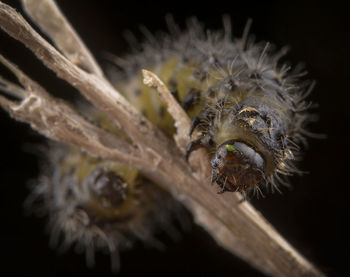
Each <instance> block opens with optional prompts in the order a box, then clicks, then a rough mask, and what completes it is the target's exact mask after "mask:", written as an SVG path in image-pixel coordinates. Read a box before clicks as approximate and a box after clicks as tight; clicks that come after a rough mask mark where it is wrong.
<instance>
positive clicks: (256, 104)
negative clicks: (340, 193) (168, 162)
mask: <svg viewBox="0 0 350 277" xmlns="http://www.w3.org/2000/svg"><path fill="white" fill-rule="evenodd" d="M170 29H171V30H173V34H172V36H167V37H165V38H164V37H163V38H162V39H161V40H157V39H156V38H155V37H152V36H151V37H149V42H147V43H146V44H144V45H143V51H141V52H139V53H133V54H132V55H131V56H128V57H126V59H125V60H121V59H116V63H117V65H119V67H120V68H121V71H120V72H119V74H117V78H116V79H115V86H116V87H117V89H118V90H119V91H121V92H122V93H123V94H124V95H125V97H126V98H127V99H128V100H129V101H130V102H131V103H132V104H133V105H135V106H136V107H137V108H138V109H140V110H141V111H142V112H143V113H144V114H145V115H146V116H147V117H148V118H149V119H150V120H151V121H152V122H153V123H155V124H156V125H157V126H159V127H160V128H161V129H162V130H163V131H165V132H166V133H168V134H172V133H173V132H174V128H173V125H172V124H171V118H170V115H169V114H167V113H166V111H165V107H164V106H163V104H162V103H161V102H160V100H159V98H158V97H157V95H156V94H155V93H154V92H151V91H150V90H151V89H150V88H148V87H147V86H146V85H144V84H143V83H142V76H141V74H140V73H139V74H135V73H136V72H140V71H141V69H142V68H146V69H149V70H151V71H153V72H155V73H156V74H157V75H158V76H159V77H160V78H161V79H162V80H163V81H164V82H165V84H166V85H167V86H168V87H169V89H170V90H171V92H172V93H173V94H174V96H175V97H176V98H177V99H178V101H179V102H180V103H181V105H182V107H183V108H184V110H185V111H187V112H188V114H189V115H190V117H191V118H192V126H191V129H190V135H191V134H192V132H193V131H194V130H195V129H198V130H199V131H200V132H201V134H202V135H201V137H200V138H199V139H197V140H193V141H192V142H191V143H190V144H189V145H188V148H187V155H186V156H187V158H188V157H189V155H190V153H191V152H192V151H194V150H196V149H198V148H200V147H204V148H206V149H208V152H209V154H210V155H211V167H212V182H216V183H217V184H218V185H219V186H220V187H221V190H220V192H224V191H238V192H243V193H246V192H249V191H254V192H256V191H258V192H261V190H260V187H261V186H265V187H267V186H269V185H271V186H270V187H271V188H272V190H273V189H277V190H278V182H276V179H277V181H278V180H279V181H280V182H282V183H285V182H284V180H283V177H282V178H281V176H284V175H291V174H293V173H297V172H299V171H298V170H297V169H296V168H295V166H294V165H293V161H294V160H295V159H296V157H297V156H299V143H300V142H301V141H304V137H303V134H304V133H305V126H306V124H307V122H308V120H309V119H310V117H309V115H308V112H307V108H308V104H307V103H306V102H305V101H304V99H305V97H306V96H307V95H308V93H309V92H310V91H311V89H312V85H311V86H310V87H309V88H308V87H307V85H306V83H305V82H304V83H301V81H298V77H299V76H301V75H302V73H300V72H298V71H295V72H294V73H291V72H288V71H289V68H288V66H287V65H279V64H278V61H279V59H280V58H281V56H283V54H284V50H283V49H282V50H281V51H280V52H277V53H273V52H272V51H271V48H272V46H271V45H270V44H269V43H266V44H263V43H254V42H253V41H250V40H249V39H247V31H246V32H245V33H244V35H243V37H242V38H239V39H234V40H232V39H231V35H230V33H229V32H226V33H222V32H207V33H206V32H205V30H204V29H203V27H202V26H201V24H200V23H198V22H197V21H196V20H195V19H194V20H192V21H191V22H190V24H189V26H188V31H187V32H185V33H180V32H179V31H178V29H177V28H176V27H174V26H170ZM228 29H230V28H228ZM148 36H150V35H148ZM213 153H214V154H213Z"/></svg>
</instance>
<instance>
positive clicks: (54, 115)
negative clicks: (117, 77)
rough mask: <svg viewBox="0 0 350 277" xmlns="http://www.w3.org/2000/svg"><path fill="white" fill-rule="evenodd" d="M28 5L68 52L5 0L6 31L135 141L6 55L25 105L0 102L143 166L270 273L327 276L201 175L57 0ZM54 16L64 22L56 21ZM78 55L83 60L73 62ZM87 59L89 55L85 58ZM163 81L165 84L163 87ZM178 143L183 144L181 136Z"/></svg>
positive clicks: (41, 127) (74, 140)
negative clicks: (104, 67) (96, 120)
mask: <svg viewBox="0 0 350 277" xmlns="http://www.w3.org/2000/svg"><path fill="white" fill-rule="evenodd" d="M38 2H40V3H46V4H45V5H47V6H46V8H43V9H41V8H38V9H35V5H39V4H37V3H38ZM35 3H36V4H35ZM24 5H25V7H26V10H27V11H29V13H30V14H31V15H32V18H33V20H34V21H36V23H37V24H38V25H39V26H40V27H41V29H42V30H44V31H45V32H47V34H48V35H49V36H50V37H51V38H52V39H53V41H54V42H55V44H56V45H57V47H58V48H59V49H60V50H61V51H62V53H63V55H62V54H61V53H59V52H58V51H57V50H56V49H55V48H54V47H53V46H52V45H50V44H49V43H48V42H47V41H45V40H44V39H43V38H42V37H41V36H40V35H39V34H38V33H37V32H35V30H34V29H33V28H32V27H31V26H30V25H29V24H28V23H27V22H26V21H25V20H24V18H23V17H22V16H21V15H20V14H19V13H17V12H16V11H15V10H14V9H12V8H11V7H9V6H7V5H5V4H3V3H1V2H0V26H1V27H2V28H3V30H4V31H5V32H7V33H8V34H9V35H10V36H12V37H13V38H15V39H17V40H19V41H20V42H22V43H23V44H24V45H26V46H27V47H28V48H29V49H30V50H31V51H33V53H34V54H35V55H36V56H37V57H38V58H39V59H40V60H41V61H42V62H43V63H44V64H45V65H46V66H47V67H48V68H50V69H51V70H53V71H54V72H55V73H56V74H57V75H58V77H60V78H62V79H64V80H66V81H67V82H68V83H70V84H71V85H72V86H73V87H75V88H76V89H78V90H79V91H80V92H81V93H82V94H83V95H84V96H85V97H86V98H87V99H88V100H89V101H90V102H91V103H92V104H94V105H95V106H96V107H98V108H99V109H100V110H102V111H104V112H105V113H106V114H107V115H108V116H109V117H110V118H111V119H112V120H113V122H115V124H116V125H117V126H119V127H120V128H121V129H123V130H124V131H125V133H126V134H127V135H128V136H129V137H130V139H131V140H132V142H133V144H132V145H131V144H128V143H126V142H124V141H121V140H119V139H118V138H114V137H112V136H111V135H109V134H105V133H103V132H104V131H103V130H100V129H99V128H97V127H95V126H93V125H91V124H90V123H88V122H86V121H84V119H83V118H81V117H80V116H79V115H78V114H77V113H76V112H75V111H74V110H73V109H71V108H69V107H68V106H67V105H66V104H64V103H61V102H59V101H57V100H55V99H54V98H52V97H50V96H49V95H48V94H47V93H46V92H44V91H43V89H42V88H41V87H39V86H38V85H37V84H35V83H34V82H33V81H31V80H30V79H29V78H27V77H26V76H25V75H24V74H23V73H21V72H20V71H19V70H18V69H16V68H15V67H13V66H12V65H11V64H10V63H8V62H7V61H6V60H5V59H1V61H2V62H3V63H4V64H5V65H6V66H7V67H8V68H10V69H11V70H12V71H13V72H14V73H15V74H16V75H17V76H18V77H19V80H20V82H21V83H22V84H23V86H24V90H23V89H22V88H19V87H16V85H13V84H10V83H8V82H6V81H2V89H3V90H5V91H7V92H9V93H11V91H12V95H16V94H17V96H20V97H19V98H20V100H21V102H20V103H19V104H18V103H14V102H13V101H10V100H8V99H6V98H5V97H1V98H0V105H1V106H3V108H5V109H6V110H7V111H8V112H9V113H10V114H11V115H12V116H13V117H14V118H17V119H19V120H22V121H26V122H28V123H30V124H32V126H33V127H34V128H36V129H37V130H38V131H40V132H41V133H43V134H45V135H46V136H48V137H50V138H53V139H56V140H60V141H63V142H66V143H70V144H75V145H82V147H83V148H84V149H85V150H86V151H88V152H90V153H91V154H93V155H97V156H101V157H105V158H108V159H111V160H116V161H121V162H124V163H127V164H132V165H133V166H135V167H137V168H138V169H139V170H140V171H141V172H142V173H144V174H145V175H147V176H148V177H149V178H151V179H152V180H153V181H154V182H156V183H157V184H159V185H160V186H162V187H163V188H165V189H167V190H168V191H170V192H171V193H172V194H173V196H174V197H176V198H177V199H179V200H181V201H183V202H184V203H185V204H186V205H187V207H188V208H189V209H190V210H191V211H192V212H193V214H194V216H195V219H196V221H197V222H198V223H199V224H201V225H202V226H203V227H204V228H206V229H207V230H208V232H210V234H211V235H212V236H213V237H214V238H215V239H216V240H217V241H218V243H219V244H220V245H221V246H222V247H224V248H226V249H228V250H230V251H231V252H232V253H234V254H236V255H238V256H239V257H241V258H242V259H244V260H245V261H247V262H248V263H250V264H251V265H253V266H255V267H256V268H258V269H260V270H261V271H263V272H264V273H266V274H268V275H271V276H306V275H307V276H310V275H311V276H321V275H322V274H321V273H320V272H319V271H317V269H316V268H315V267H313V265H311V264H310V263H309V262H308V261H306V260H305V259H304V258H303V257H302V256H301V255H300V254H299V253H298V252H297V251H296V250H295V249H293V248H292V247H291V246H290V245H289V244H288V243H287V242H286V241H285V240H283V238H282V237H281V236H280V235H279V234H278V233H277V232H276V231H275V230H274V229H273V228H272V227H271V226H270V225H269V224H268V223H267V222H266V220H265V219H264V218H263V217H262V216H261V215H260V214H259V213H258V212H257V211H256V210H255V209H254V208H253V207H252V206H251V205H250V204H249V203H247V202H245V203H243V204H239V203H238V202H239V195H238V194H234V193H225V194H223V195H218V194H217V193H216V189H215V188H214V187H213V186H211V185H210V181H209V180H210V178H209V176H207V175H208V173H209V172H210V170H209V171H208V163H207V164H206V166H205V167H206V168H204V169H203V168H200V169H199V171H200V172H197V174H196V172H193V171H192V170H191V168H190V167H189V166H188V164H187V163H186V161H185V159H184V157H183V155H182V154H181V151H178V149H177V148H176V146H175V145H174V142H173V141H170V140H169V139H168V138H167V137H165V135H163V134H162V133H161V132H160V131H159V130H158V129H157V128H156V127H154V126H153V125H152V124H151V123H150V122H149V121H148V120H147V119H146V118H145V117H144V116H142V115H141V114H140V113H139V112H138V111H137V110H136V109H135V108H134V107H132V106H131V105H130V104H129V103H128V102H127V101H126V100H125V98H123V97H122V96H121V95H120V94H119V93H118V92H117V91H116V90H115V89H114V88H113V87H112V86H111V85H110V84H109V83H108V82H107V81H106V79H105V78H104V77H103V75H102V73H100V71H99V67H98V65H97V64H96V63H95V62H94V59H93V58H92V55H90V54H89V52H88V50H87V48H86V47H85V46H84V45H83V43H82V42H81V40H79V39H78V37H77V35H76V34H75V32H74V31H73V30H72V28H71V27H70V25H69V23H68V22H67V21H66V19H65V18H64V17H63V16H62V14H61V13H60V12H59V10H58V9H57V7H56V6H55V4H54V2H53V1H24ZM43 5H44V4H43ZM40 7H41V6H40ZM33 11H34V12H33ZM43 12H45V13H46V14H45V16H43V14H41V13H43ZM51 14H52V19H50V20H43V18H50V17H51ZM55 22H56V23H57V22H63V24H61V25H60V24H54V23H55ZM50 26H51V27H50ZM52 26H54V27H52ZM60 26H62V29H61V28H59V27H60ZM58 34H59V35H58ZM66 36H67V37H68V38H69V37H70V38H73V40H74V39H76V40H75V41H76V42H77V43H68V44H67V45H65V43H63V42H62V40H64V39H65V37H66ZM70 47H73V52H74V53H75V54H74V55H70V53H71V52H72V51H68V49H70ZM82 49H85V50H86V51H85V50H82ZM77 53H78V54H77ZM76 54H77V55H78V56H79V57H80V58H79V60H80V61H82V62H75V57H76ZM86 61H89V62H87V63H85V62H86ZM77 65H78V66H77ZM148 76H150V79H149V81H150V82H151V83H152V82H156V83H157V82H158V85H162V83H161V81H160V80H159V79H158V80H157V77H156V76H152V74H150V75H148ZM157 87H158V89H159V90H160V86H157ZM13 91H15V92H13ZM169 99H170V98H169ZM169 99H168V100H165V101H167V103H168V105H170V106H171V105H173V104H172V102H171V99H170V100H169ZM41 102H45V105H47V106H48V107H51V108H52V109H49V110H45V106H42V105H39V104H40V103H41ZM54 107H56V108H55V109H54ZM169 110H172V108H169ZM173 110H176V108H174V109H173ZM177 110H178V109H177ZM50 112H51V113H50ZM175 113H176V112H172V114H173V115H174V117H175V119H176V121H177V122H178V123H177V124H178V134H177V135H178V136H179V137H178V139H177V141H178V142H179V141H181V140H183V141H186V140H188V139H189V138H188V137H186V132H187V130H188V129H187V128H186V129H183V128H185V127H186V126H188V122H189V121H188V118H187V115H186V114H185V113H183V112H179V113H178V114H177V115H175ZM64 115H66V117H64ZM47 118H49V119H50V121H49V122H50V124H45V123H46V122H47V120H48V119H47ZM62 118H63V119H62ZM181 122H182V123H181ZM72 126H73V128H71V127H72ZM180 129H181V130H180ZM179 130H180V131H179ZM65 138H69V139H65ZM105 138H106V139H105ZM179 146H180V148H183V142H182V143H181V144H179ZM199 155H202V160H204V161H205V160H206V159H207V157H206V155H205V154H204V153H200V154H199Z"/></svg>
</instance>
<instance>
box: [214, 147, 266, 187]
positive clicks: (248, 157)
mask: <svg viewBox="0 0 350 277" xmlns="http://www.w3.org/2000/svg"><path fill="white" fill-rule="evenodd" d="M211 167H212V181H213V182H214V181H216V183H217V184H219V185H221V186H222V191H221V192H224V191H226V190H228V191H239V192H242V191H246V190H249V189H251V188H254V187H255V186H257V185H258V184H259V182H260V181H261V180H262V179H263V178H264V173H263V172H264V168H265V161H264V159H263V158H262V156H261V155H260V153H258V152H257V151H256V150H255V149H254V148H252V147H251V146H249V145H248V144H246V143H244V142H240V141H235V140H228V141H226V142H224V143H223V144H221V145H219V146H218V147H217V149H216V153H215V155H214V157H213V159H212V160H211Z"/></svg>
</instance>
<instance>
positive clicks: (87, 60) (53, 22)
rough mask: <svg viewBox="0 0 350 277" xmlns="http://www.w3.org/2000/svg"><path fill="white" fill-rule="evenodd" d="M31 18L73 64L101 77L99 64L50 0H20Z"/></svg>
mask: <svg viewBox="0 0 350 277" xmlns="http://www.w3.org/2000/svg"><path fill="white" fill-rule="evenodd" d="M22 4H23V8H24V10H25V11H26V13H27V14H28V15H29V16H30V17H31V18H32V20H33V21H34V22H35V23H36V24H37V25H38V26H39V27H40V28H41V30H42V31H43V32H44V33H46V34H48V35H49V37H50V38H51V39H52V41H53V42H54V44H55V45H56V47H57V48H58V49H59V50H60V51H62V53H63V54H64V55H65V56H66V57H67V58H68V59H69V60H70V61H71V62H72V63H74V64H75V65H77V66H79V67H80V68H82V69H84V70H86V71H87V72H90V73H94V74H96V75H97V76H99V77H103V72H102V70H101V68H100V66H99V65H98V64H97V62H96V61H95V58H94V57H93V55H92V54H91V53H90V51H89V49H88V48H87V47H86V46H85V45H84V43H83V42H82V40H81V39H80V37H79V36H78V34H77V33H76V32H75V31H74V29H73V28H72V26H71V25H70V24H69V22H68V21H67V20H66V18H65V16H64V15H63V14H62V12H61V11H60V9H59V8H58V7H57V5H56V4H55V2H54V1H52V0H22Z"/></svg>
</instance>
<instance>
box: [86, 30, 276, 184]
mask: <svg viewBox="0 0 350 277" xmlns="http://www.w3.org/2000/svg"><path fill="white" fill-rule="evenodd" d="M194 38H195V37H194ZM205 39H206V40H207V39H208V38H205ZM243 48H244V47H243ZM243 48H242V49H243ZM167 50H169V49H167ZM170 50H171V49H170ZM260 50H261V49H260ZM242 51H243V52H244V51H246V49H243V50H242ZM144 54H145V53H144ZM181 54H182V53H181ZM260 55H262V54H261V53H260ZM178 56H181V55H180V54H179V55H178ZM262 56H263V55H262ZM212 57H213V59H212ZM255 58H257V57H255ZM207 60H208V64H210V67H209V70H207V73H209V75H210V76H212V77H213V78H212V80H210V78H208V77H205V80H206V81H207V88H205V89H206V90H209V89H210V88H211V87H213V86H215V80H214V79H216V77H215V75H216V74H217V73H220V64H218V65H219V66H217V64H216V61H215V60H216V58H215V55H210V57H209V58H208V57H207V58H206V60H205V61H207ZM234 61H235V59H232V64H233V62H234ZM188 62H191V61H188V60H187V61H185V62H184V64H185V65H182V67H183V68H181V69H180V70H179V71H180V74H183V75H184V79H185V80H186V79H187V77H190V78H191V76H192V75H193V76H194V75H195V74H193V73H192V72H190V73H184V72H186V69H187V68H188V67H189V66H188V64H187V63H188ZM164 63H167V61H164V60H160V61H159V64H164ZM211 65H215V66H216V67H217V68H211ZM200 66H201V65H196V64H195V65H194V66H192V67H194V68H200ZM189 68H190V69H191V67H189ZM170 69H171V70H172V71H173V69H174V68H171V66H170ZM163 72H164V70H163V69H161V70H160V72H159V74H160V75H162V74H163ZM172 74H173V72H172ZM186 74H187V75H186ZM133 75H134V74H133ZM219 79H224V78H222V77H219ZM235 81H237V80H235ZM129 82H130V83H132V80H129ZM176 82H178V83H182V82H183V78H181V77H177V78H174V82H171V81H170V80H169V81H167V84H168V86H170V85H171V84H170V83H173V84H174V87H177V83H176ZM210 82H212V83H210ZM183 83H185V85H186V86H187V85H188V84H187V83H186V81H184V82H183ZM226 85H227V84H226ZM121 86H123V85H122V84H121ZM124 86H125V87H127V86H128V84H125V85H124ZM189 88H190V87H189ZM174 89H176V88H174ZM121 90H123V87H121ZM142 91H143V90H141V92H142ZM175 92H176V91H175V90H174V93H175ZM182 92H183V91H182ZM141 94H142V93H141ZM178 94H179V100H180V101H181V102H182V103H183V106H184V108H186V106H188V109H189V112H193V111H190V110H192V109H195V108H196V107H195V106H194V108H192V106H193V104H194V103H196V101H198V102H199V103H201V102H202V104H199V106H198V107H199V108H198V109H199V110H201V111H200V113H199V119H197V120H194V124H193V128H195V127H196V125H197V123H199V125H198V127H201V125H203V126H202V127H203V129H202V131H203V133H205V132H207V133H213V136H212V137H210V136H207V137H205V136H203V138H202V139H203V140H201V141H199V142H198V143H193V144H192V146H191V145H190V147H189V150H188V153H190V152H191V151H192V150H193V149H195V148H196V147H198V146H206V147H208V146H215V143H216V144H217V141H215V140H214V138H215V131H216V129H219V128H220V126H221V125H220V124H222V121H221V120H218V119H219V118H221V116H220V117H216V113H217V111H218V114H219V113H220V112H221V111H222V112H221V114H222V115H223V116H225V114H224V112H223V111H224V109H225V108H226V106H225V105H226V104H227V103H230V101H227V100H226V99H224V101H221V102H219V100H220V99H221V98H219V96H221V95H219V96H217V95H216V94H221V86H219V89H218V90H217V91H214V98H215V97H218V99H214V100H215V101H216V102H215V105H213V106H211V107H210V105H209V109H208V111H207V110H205V109H203V107H205V106H204V105H205V103H209V104H210V98H211V97H207V96H206V94H205V93H204V92H202V91H199V92H197V93H195V92H193V91H192V93H190V91H188V92H185V93H181V90H179V89H178ZM208 95H209V96H210V94H209V93H208ZM254 97H255V98H256V97H257V96H256V95H253V98H254ZM224 98H225V97H224ZM146 99H147V98H146ZM130 100H131V102H133V101H132V99H130ZM185 100H186V101H185ZM229 100H231V99H229ZM234 100H237V99H234ZM151 103H153V102H152V101H151ZM218 103H219V104H220V105H221V104H222V105H223V108H222V110H221V109H220V107H217V106H220V105H217V104H218ZM231 105H232V103H231ZM249 105H250V104H249ZM201 106H203V107H201ZM141 108H142V107H141ZM210 108H211V109H210ZM229 108H230V107H228V108H227V109H229ZM248 108H251V107H248ZM155 110H156V111H157V112H158V113H159V115H161V114H162V109H161V108H160V109H155ZM256 110H257V111H258V112H256V114H255V116H258V115H259V116H260V113H261V112H259V110H258V109H256ZM246 111H249V112H250V111H253V110H246ZM246 111H244V112H246ZM144 112H145V114H146V115H147V116H148V117H151V115H150V114H147V110H146V109H145V111H144ZM214 112H215V116H214V115H213V114H214ZM239 112H242V113H243V111H241V110H240V111H239ZM193 113H194V114H196V112H193ZM197 114H198V113H197ZM252 116H254V115H252ZM194 118H196V117H194ZM227 118H228V117H227ZM203 119H204V120H203ZM249 119H250V120H252V119H254V118H252V117H250V118H249ZM154 120H157V118H155V119H153V120H152V121H154ZM255 120H257V119H255ZM215 121H217V122H215ZM154 122H155V121H154ZM162 122H166V121H163V120H161V122H160V123H157V125H158V126H160V127H161V128H162V129H163V130H164V131H165V132H169V133H171V132H172V131H171V130H168V128H169V129H170V127H169V126H171V125H170V124H168V123H165V124H164V125H165V126H164V127H162V126H161V124H162ZM196 122H197V123H196ZM206 122H208V126H205V124H203V123H206ZM210 126H214V127H215V128H216V129H210V128H208V127H210ZM271 130H272V127H271ZM210 135H211V134H210ZM270 137H272V135H270ZM240 139H241V140H242V141H241V140H238V139H235V140H233V141H232V142H231V141H230V143H226V142H225V144H224V147H222V148H221V149H222V150H223V151H226V152H225V153H222V155H223V156H224V158H223V161H224V162H223V164H224V166H223V170H221V171H220V170H219V171H218V172H215V171H214V173H215V175H214V174H213V177H214V178H213V179H214V181H216V182H217V183H218V184H219V185H222V186H223V189H226V190H237V191H244V190H246V189H249V188H251V187H254V188H255V187H256V184H257V183H258V181H259V180H258V179H259V178H260V177H261V176H259V173H258V172H261V171H262V169H264V163H263V161H262V160H263V158H262V157H261V155H260V154H259V153H257V151H255V150H254V149H253V147H252V146H251V145H248V143H246V141H245V140H246V137H243V138H240ZM243 139H244V141H243ZM206 140H208V143H206ZM217 145H218V144H217ZM208 148H209V147H208ZM213 149H214V148H213ZM214 150H215V151H216V152H219V150H220V147H218V149H216V148H215V149H214ZM269 150H271V149H269ZM254 151H255V152H254ZM230 152H232V153H233V154H232V156H233V157H232V158H231V157H229V154H230ZM216 156H217V159H219V162H220V158H219V155H216ZM241 156H242V157H241ZM229 158H230V159H229ZM227 160H238V162H236V164H237V163H238V165H240V166H242V168H241V170H240V171H243V170H244V172H243V173H244V174H241V172H239V174H238V175H237V176H240V175H242V177H240V178H239V179H238V181H241V179H242V180H243V181H244V180H247V182H248V183H252V185H250V186H248V187H241V186H240V185H239V184H238V185H237V184H235V182H233V181H234V178H232V179H233V180H229V183H227V184H226V179H225V181H224V182H223V179H224V178H225V177H226V176H227V175H229V173H226V171H228V172H230V170H229V169H230V168H228V170H227V169H226V167H227V166H226V161H227ZM245 160H248V162H249V163H248V162H247V161H245ZM221 163H222V162H221ZM212 164H213V167H214V165H215V164H216V162H215V161H213V162H212ZM218 164H219V163H218ZM215 167H218V165H216V166H215ZM215 167H214V168H215ZM250 167H252V168H253V169H252V170H251V169H249V168H250ZM259 170H260V171H259ZM107 173H109V172H107ZM97 175H98V174H97ZM217 175H219V176H217ZM235 176H236V175H235ZM246 176H248V177H246ZM93 180H95V179H93ZM98 180H99V178H97V179H96V181H98ZM117 180H119V179H117ZM117 183H118V182H117ZM242 183H243V182H242ZM244 183H245V181H244ZM226 185H227V186H226ZM229 185H231V186H236V188H235V189H232V188H231V187H229Z"/></svg>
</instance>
